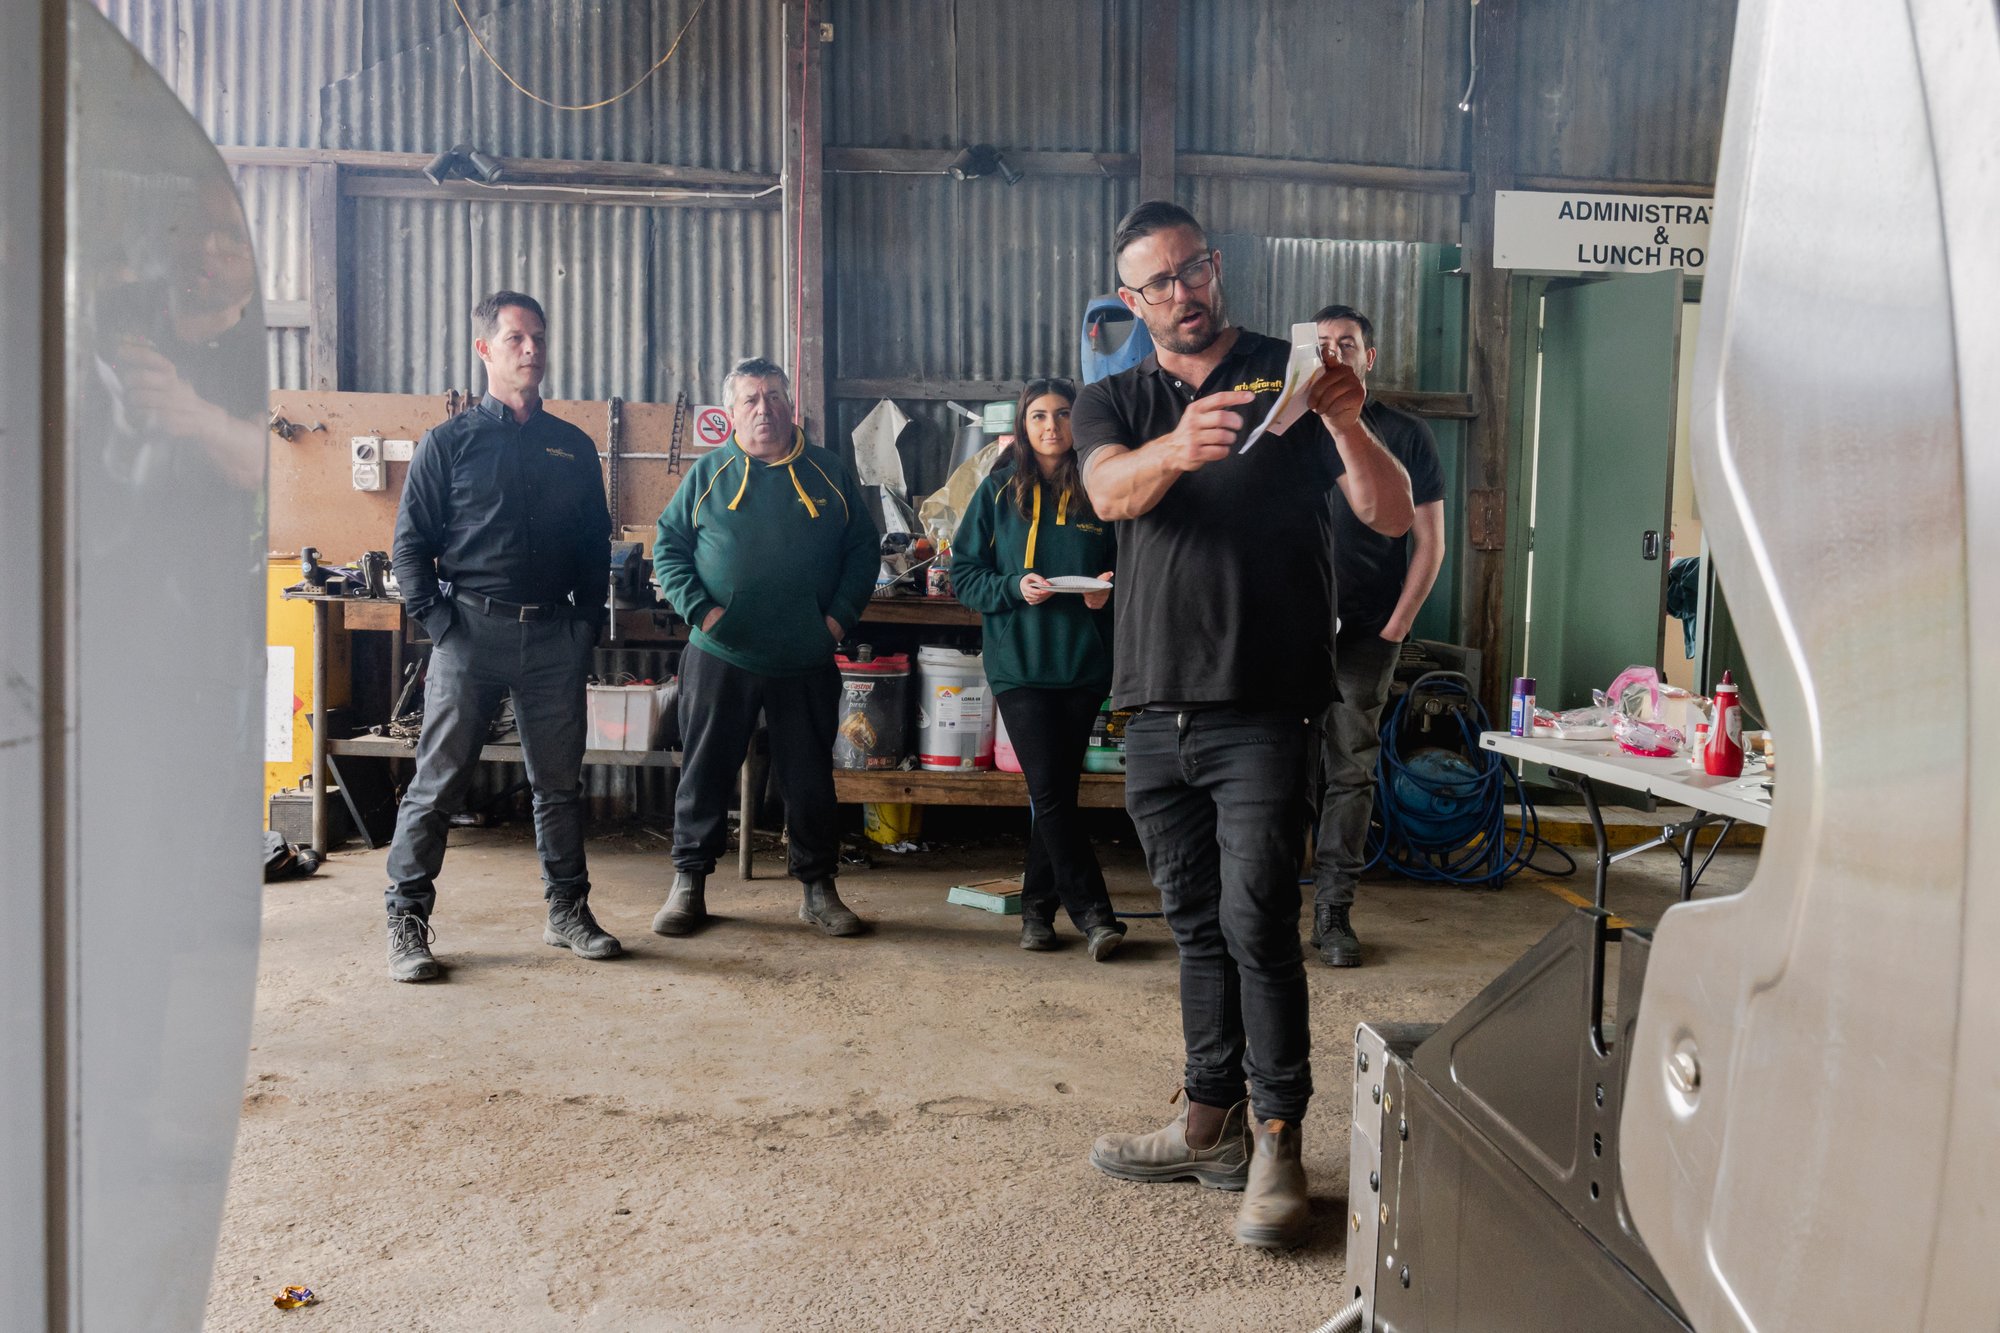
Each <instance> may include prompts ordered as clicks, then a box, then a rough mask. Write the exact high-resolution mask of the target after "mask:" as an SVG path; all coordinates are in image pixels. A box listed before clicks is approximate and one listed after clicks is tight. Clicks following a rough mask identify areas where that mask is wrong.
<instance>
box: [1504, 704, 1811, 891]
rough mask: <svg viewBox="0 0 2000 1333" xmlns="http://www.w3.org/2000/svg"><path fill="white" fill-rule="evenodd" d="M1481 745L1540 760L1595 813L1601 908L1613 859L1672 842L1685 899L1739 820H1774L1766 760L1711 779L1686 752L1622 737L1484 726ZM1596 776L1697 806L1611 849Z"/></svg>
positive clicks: (1527, 759)
mask: <svg viewBox="0 0 2000 1333" xmlns="http://www.w3.org/2000/svg"><path fill="white" fill-rule="evenodd" d="M1479 745H1480V748H1481V749H1484V750H1491V751H1493V752H1494V753H1495V754H1499V755H1503V756H1505V757H1506V758H1508V759H1513V760H1516V761H1518V762H1525V763H1531V764H1541V765H1543V766H1544V767H1546V768H1549V769H1551V770H1553V771H1554V772H1555V773H1556V774H1557V775H1558V780H1559V781H1562V782H1563V783H1564V785H1566V786H1570V787H1574V788H1575V789H1576V790H1577V792H1578V793H1580V794H1581V795H1582V797H1583V806H1584V809H1585V810H1586V811H1588V812H1589V814H1590V828H1591V832H1592V833H1593V834H1595V835H1596V838H1597V870H1596V882H1595V885H1594V889H1595V893H1594V896H1593V901H1594V902H1595V903H1596V905H1597V907H1598V908H1599V909H1600V910H1602V909H1603V907H1604V895H1605V881H1606V878H1607V876H1608V874H1609V872H1610V870H1611V867H1612V865H1613V863H1615V862H1618V861H1622V860H1624V859H1625V858H1626V857H1628V856H1631V855H1633V854H1634V853H1637V852H1643V851H1647V850H1649V849H1651V848H1654V847H1666V848H1669V849H1670V850H1671V851H1672V852H1673V853H1674V855H1675V856H1676V857H1677V858H1679V860H1680V863H1681V901H1683V902H1686V901H1687V900H1688V898H1690V897H1691V896H1693V894H1694V886H1695V885H1696V883H1698V882H1699V881H1700V879H1701V874H1702V871H1704V870H1707V869H1708V863H1709V862H1710V861H1711V860H1713V859H1714V858H1715V853H1716V849H1718V848H1719V847H1721V846H1722V840H1723V839H1724V838H1727V837H1728V836H1729V830H1730V829H1732V828H1734V827H1736V825H1738V824H1755V825H1757V826H1758V827H1759V828H1762V827H1764V826H1765V825H1767V824H1769V823H1770V822H1771V805H1770V802H1769V800H1768V799H1766V797H1765V793H1766V791H1767V790H1768V789H1767V787H1766V783H1767V782H1768V780H1769V779H1768V775H1767V774H1766V773H1765V771H1764V769H1763V768H1762V767H1761V765H1760V766H1757V767H1755V768H1754V769H1753V768H1751V767H1749V766H1747V765H1746V767H1745V770H1744V775H1743V776H1742V777H1740V778H1714V777H1710V776H1709V775H1708V774H1706V773H1704V772H1702V771H1701V770H1700V769H1698V768H1695V767H1694V766H1693V765H1691V764H1689V763H1688V761H1687V759H1686V757H1685V756H1680V755H1676V756H1675V757H1673V758H1671V759H1645V758H1642V757H1640V756H1639V755H1636V754H1627V753H1626V752H1625V751H1624V750H1621V749H1619V748H1618V742H1617V741H1608V740H1606V741H1562V740H1554V739H1544V738H1542V737H1539V736H1535V737H1528V736H1514V735H1510V734H1509V733H1507V732H1504V731H1487V732H1481V733H1480V736H1479ZM1594 782H1606V783H1610V784H1612V785H1614V786H1618V787H1624V788H1628V789H1631V790H1636V791H1642V792H1645V793H1647V794H1648V795H1652V796H1657V797H1659V798H1660V799H1661V800H1663V801H1670V802H1672V803H1673V804H1675V805H1684V806H1687V807H1688V808H1689V809H1691V810H1693V811H1694V817H1693V818H1692V819H1688V820H1683V821H1681V822H1679V823H1673V824H1668V825H1666V826H1665V827H1663V828H1662V829H1661V830H1660V836H1659V837H1657V838H1654V839H1653V840H1652V841H1650V842H1643V843H1640V844H1639V845H1638V846H1636V847H1628V848H1626V849H1625V850H1624V851H1621V852H1618V853H1617V854H1615V855H1614V854H1613V853H1612V851H1611V847H1610V844H1609V843H1608V842H1607V841H1606V840H1605V836H1604V815H1603V813H1602V812H1601V811H1600V810H1599V809H1598V806H1597V790H1596V787H1595V786H1594V785H1593V783H1594ZM1711 824H1720V825H1721V826H1722V827H1721V831H1720V832H1719V833H1717V834H1716V835H1715V841H1714V842H1712V843H1710V844H1709V847H1708V853H1707V855H1705V856H1703V857H1702V858H1701V864H1700V865H1699V866H1697V865H1695V863H1694V852H1695V835H1696V834H1697V833H1699V832H1700V831H1701V830H1702V829H1704V828H1707V827H1708V826H1709V825H1711Z"/></svg>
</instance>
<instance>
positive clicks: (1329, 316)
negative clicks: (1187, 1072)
mask: <svg viewBox="0 0 2000 1333" xmlns="http://www.w3.org/2000/svg"><path fill="white" fill-rule="evenodd" d="M1313 323H1314V324H1316V325H1317V326H1318V328H1319V345H1320V351H1321V353H1322V354H1323V355H1325V356H1330V357H1333V358H1335V359H1336V360H1338V361H1340V362H1341V363H1342V364H1343V365H1345V366H1347V367H1348V368H1349V369H1350V370H1352V371H1353V372H1354V373H1355V375H1356V376H1358V377H1359V378H1360V380H1361V381H1362V383H1363V385H1364V386H1365V385H1366V384H1367V382H1368V375H1369V373H1370V372H1371V371H1373V370H1374V369H1375V326H1374V324H1372V323H1371V322H1370V321H1369V319H1368V316H1366V315H1364V314H1362V313H1361V312H1360V311H1359V310H1356V309H1354V308H1353V307H1352V306H1344V305H1330V306H1328V307H1326V309H1324V310H1322V311H1320V312H1319V313H1318V314H1317V315H1314V316H1313ZM1361 420H1362V422H1363V423H1364V424H1365V425H1367V427H1368V428H1369V430H1371V431H1373V432H1374V434H1375V438H1377V439H1378V440H1380V441H1382V443H1383V445H1384V446H1386V447H1387V448H1388V450H1389V452H1390V453H1392V454H1394V455H1395V456H1396V461H1397V462H1399V463H1401V464H1402V465H1403V469H1404V471H1406V472H1408V473H1409V475H1410V502H1411V504H1413V505H1414V506H1415V509H1416V518H1415V521H1414V522H1413V523H1412V524H1411V526H1410V531H1409V535H1407V536H1397V537H1390V536H1385V535H1383V534H1382V533H1379V532H1377V531H1375V530H1374V529H1373V528H1371V527H1369V526H1368V525H1367V524H1366V523H1363V522H1362V521H1361V519H1360V518H1359V517H1357V516H1356V515H1355V513H1354V510H1353V509H1352V507H1350V506H1349V505H1348V503H1347V499H1346V497H1345V496H1343V495H1340V494H1338V493H1336V494H1334V495H1333V497H1332V501H1331V502H1332V505H1333V567H1334V584H1335V586H1336V587H1337V588H1338V589H1339V594H1338V599H1339V606H1340V632H1339V634H1338V635H1337V636H1336V639H1335V646H1334V681H1335V684H1336V685H1337V687H1338V694H1339V697H1338V698H1336V699H1335V700H1334V701H1333V703H1331V704H1329V705H1328V706H1327V710H1326V723H1325V728H1324V730H1325V741H1324V749H1323V751H1322V754H1323V756H1324V758H1323V763H1324V768H1325V775H1326V776H1325V781H1324V784H1323V785H1322V787H1321V793H1320V805H1319V841H1318V847H1317V856H1316V860H1315V863H1314V866H1313V933H1312V942H1313V945H1314V947H1316V948H1317V949H1318V950H1319V959H1320V961H1321V962H1322V963H1325V964H1326V965H1327V966H1328V967H1356V966H1359V965H1360V963H1361V941H1360V940H1359V939H1358V938H1356V937H1355V934H1354V926H1353V924H1352V922H1350V921H1349V920H1348V912H1349V910H1350V909H1351V908H1352V907H1353V906H1354V882H1355V879H1356V878H1357V877H1358V876H1359V875H1360V874H1361V867H1362V865H1363V863H1364V862H1365V860H1366V859H1367V858H1366V852H1367V843H1368V814H1369V810H1370V809H1371V807H1372V806H1373V804H1374V796H1375V760H1376V757H1377V755H1379V754H1380V753H1381V749H1382V742H1381V737H1380V735H1379V731H1380V728H1381V725H1382V706H1383V705H1384V704H1385V703H1387V702H1388V699H1389V681H1390V678H1391V677H1393V676H1394V675H1395V672H1396V657H1397V655H1398V653H1399V651H1400V650H1401V647H1402V643H1403V640H1404V639H1407V638H1408V637H1410V625H1411V623H1412V622H1413V621H1415V620H1416V618H1417V612H1418V611H1420V610H1422V609H1423V605H1424V598H1426V597H1428V596H1430V591H1431V585H1432V584H1434V583H1436V582H1437V576H1438V570H1439V569H1440V568H1442V567H1443V565H1444V468H1443V467H1442V466H1441V465H1440V464H1439V462H1438V451H1437V442H1436V441H1435V440H1433V439H1432V438H1431V429H1430V427H1429V426H1426V425H1425V424H1424V423H1423V421H1422V419H1421V418H1419V417H1414V416H1411V415H1410V414H1409V413H1408V412H1399V411H1397V410H1396V409H1395V408H1393V407H1389V406H1387V405H1386V404H1384V403H1382V402H1381V401H1380V400H1379V399H1376V398H1372V397H1371V398H1370V399H1369V400H1368V401H1367V403H1366V404H1365V405H1364V406H1363V407H1362V409H1361Z"/></svg>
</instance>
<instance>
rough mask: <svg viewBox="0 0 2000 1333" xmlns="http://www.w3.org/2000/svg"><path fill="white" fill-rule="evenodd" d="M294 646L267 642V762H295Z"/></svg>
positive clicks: (265, 696)
mask: <svg viewBox="0 0 2000 1333" xmlns="http://www.w3.org/2000/svg"><path fill="white" fill-rule="evenodd" d="M294 668H295V662H294V650H293V649H292V648H291V647H289V646H287V645H284V644H275V643H267V644H265V645H264V762H265V763H267V764H289V763H291V762H292V711H293V708H294V706H295V703H296V701H295V700H294V699H293V698H292V672H293V670H294Z"/></svg>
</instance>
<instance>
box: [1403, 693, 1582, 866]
mask: <svg viewBox="0 0 2000 1333" xmlns="http://www.w3.org/2000/svg"><path fill="white" fill-rule="evenodd" d="M1426 693H1429V694H1455V695H1459V696H1462V697H1463V698H1464V699H1465V702H1466V705H1467V706H1466V707H1465V708H1463V709H1458V708H1454V709H1452V710H1450V715H1451V718H1452V720H1453V721H1454V722H1456V723H1457V725H1458V739H1459V740H1460V741H1461V742H1462V744H1463V750H1464V753H1463V754H1460V753H1458V752H1456V751H1453V750H1451V749H1449V748H1443V747H1440V748H1437V749H1424V750H1420V751H1418V752H1417V753H1415V754H1413V755H1411V756H1409V757H1407V758H1406V757H1405V756H1404V754H1403V750H1402V744H1401V737H1402V732H1403V724H1404V720H1405V717H1406V715H1407V713H1408V711H1409V707H1410V701H1411V700H1412V699H1417V698H1419V697H1420V696H1422V695H1424V694H1426ZM1489 729H1490V724H1489V723H1488V721H1487V718H1486V710H1485V709H1484V708H1483V707H1481V706H1480V703H1479V697H1478V695H1476V694H1475V693H1474V692H1473V689H1472V682H1471V681H1469V680H1467V679H1466V678H1465V677H1464V676H1462V675H1460V674H1459V673H1458V672H1456V671H1433V672H1430V673H1428V674H1426V675H1423V676H1420V677H1418V678H1417V679H1416V680H1415V681H1414V682H1413V683H1412V684H1411V685H1410V688H1409V689H1408V690H1407V691H1405V692H1404V694H1403V696H1402V698H1400V699H1398V700H1397V701H1396V703H1395V706H1394V707H1392V708H1391V709H1390V710H1389V713H1388V716H1387V717H1385V718H1383V719H1382V731H1381V739H1382V750H1381V753H1380V755H1379V756H1378V757H1377V758H1376V760H1375V822H1374V823H1372V824H1371V825H1370V826H1369V829H1368V852H1369V856H1368V864H1367V866H1365V867H1363V868H1364V869H1372V868H1373V867H1374V866H1376V865H1387V866H1388V867H1389V868H1390V869H1392V870H1394V871H1396V872H1397V873H1398V874H1401V875H1405V876H1408V877H1409V878H1411V879H1421V880H1430V881H1433V882H1436V883H1444V884H1457V885H1460V886H1462V887H1465V888H1488V889H1497V888H1499V887H1500V886H1501V885H1502V884H1504V883H1506V881H1507V880H1508V879H1509V878H1510V877H1512V876H1514V875H1516V874H1519V873H1520V872H1521V871H1522V870H1525V869H1528V868H1529V866H1530V864H1531V862H1532V860H1533V857H1534V854H1535V850H1536V848H1538V847H1541V846H1548V847H1550V848H1551V850H1553V851H1554V852H1555V853H1556V854H1557V855H1558V856H1560V857H1562V859H1563V860H1564V861H1565V862H1567V863H1568V869H1566V870H1557V871H1549V872H1545V873H1552V874H1564V875H1566V874H1571V873H1573V872H1574V871H1575V870H1576V861H1575V859H1574V858H1573V857H1571V856H1570V854H1569V853H1568V852H1565V851H1564V850H1563V849H1562V848H1560V847H1556V846H1555V845H1554V844H1553V843H1548V844H1545V843H1543V841H1542V836H1541V821H1540V819H1539V818H1538V817H1537V816H1536V814H1535V803H1534V802H1533V801H1532V800H1530V799H1529V798H1528V793H1527V791H1526V790H1525V789H1524V788H1523V787H1522V785H1521V778H1520V775H1519V774H1518V773H1517V772H1515V770H1514V765H1513V764H1512V763H1510V762H1508V761H1507V760H1506V759H1505V758H1503V757H1502V756H1500V755H1498V754H1495V753H1494V752H1493V751H1491V750H1482V749H1480V748H1479V733H1480V732H1482V731H1486V730H1489ZM1510 792H1511V795H1512V800H1513V801H1514V803H1516V804H1518V805H1519V807H1520V810H1521V822H1520V827H1519V828H1518V829H1516V830H1515V831H1514V834H1513V835H1512V837H1511V838H1510V836H1509V834H1508V830H1507V805H1508V801H1509V794H1510ZM1537 869H1539V867H1537Z"/></svg>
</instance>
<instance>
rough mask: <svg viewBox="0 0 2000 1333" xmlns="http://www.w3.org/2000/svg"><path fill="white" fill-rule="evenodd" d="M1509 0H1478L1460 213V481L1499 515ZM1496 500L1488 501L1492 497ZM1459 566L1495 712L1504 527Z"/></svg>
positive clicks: (1507, 647) (1502, 692)
mask: <svg viewBox="0 0 2000 1333" xmlns="http://www.w3.org/2000/svg"><path fill="white" fill-rule="evenodd" d="M1515 3H1516V0H1480V4H1479V11H1478V12H1479V35H1478V51H1479V82H1478V85H1477V86H1476V88H1475V89H1474V92H1473V99H1474V101H1473V109H1472V113H1471V114H1472V127H1471V142H1470V150H1471V162H1470V165H1471V168H1472V193H1471V194H1470V195H1469V196H1468V202H1467V208H1466V219H1465V266H1466V270H1467V272H1468V273H1469V274H1470V275H1471V293H1470V297H1471V334H1472V336H1471V339H1470V340H1469V343H1468V346H1467V352H1466V354H1467V358H1468V365H1467V367H1466V371H1467V381H1468V384H1469V387H1470V388H1471V390H1472V401H1473V403H1474V405H1475V407H1476V409H1477V412H1478V415H1477V416H1476V417H1474V418H1473V419H1472V421H1471V422H1470V423H1469V424H1468V426H1467V430H1466V449H1465V485H1466V500H1467V504H1468V509H1469V512H1470V513H1472V514H1473V515H1481V514H1484V515H1489V516H1490V515H1491V514H1492V513H1493V512H1494V511H1495V509H1496V508H1497V510H1498V511H1499V512H1500V513H1501V514H1502V515H1504V514H1505V512H1506V503H1505V502H1506V495H1507V484H1508V433H1509V432H1510V431H1511V430H1512V428H1513V417H1512V403H1511V393H1510V391H1511V389H1512V386H1513V371H1514V368H1513V356H1512V348H1511V346H1510V343H1509V335H1510V333H1511V325H1512V316H1513V300H1512V287H1513V282H1512V279H1513V275H1512V274H1511V273H1510V272H1507V271H1505V270H1496V269H1495V268H1494V267H1493V193H1494V191H1496V190H1505V189H1510V188H1512V185H1513V178H1514V167H1515V136H1516V126H1515V115H1514V103H1515V92H1514V85H1515V82H1516V78H1517V58H1516V49H1517V42H1518V36H1519V33H1518V27H1517V22H1516V15H1515ZM1496 499H1497V503H1496ZM1469 537H1470V540H1469V542H1468V546H1469V547H1470V549H1469V550H1468V551H1467V552H1466V555H1467V559H1466V561H1465V566H1464V569H1465V573H1464V580H1465V582H1464V585H1463V593H1464V602H1463V604H1464V606H1465V607H1466V628H1467V631H1468V635H1467V637H1469V638H1470V639H1471V640H1472V644H1473V646H1474V647H1476V648H1478V649H1479V652H1480V655H1481V663H1482V669H1481V672H1480V691H1479V692H1480V696H1481V698H1482V699H1483V700H1484V701H1485V703H1486V707H1487V710H1488V711H1489V712H1491V713H1492V714H1493V715H1494V716H1495V717H1498V716H1500V714H1501V712H1503V711H1504V705H1505V701H1506V695H1507V691H1506V689H1505V681H1506V678H1507V672H1508V654H1509V652H1510V651H1511V649H1512V647H1513V626H1512V625H1511V624H1510V623H1509V622H1508V617H1507V598H1506V577H1505V576H1506V567H1507V553H1506V545H1507V542H1506V525H1505V523H1504V522H1502V523H1492V522H1490V521H1478V522H1474V523H1472V524H1470V525H1469Z"/></svg>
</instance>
